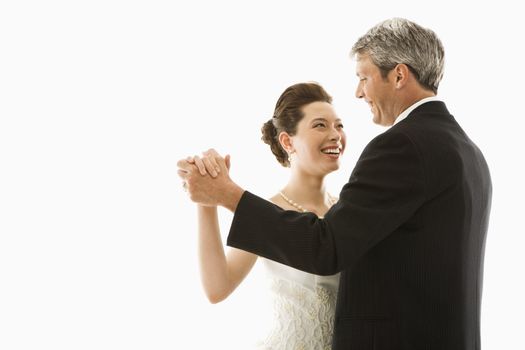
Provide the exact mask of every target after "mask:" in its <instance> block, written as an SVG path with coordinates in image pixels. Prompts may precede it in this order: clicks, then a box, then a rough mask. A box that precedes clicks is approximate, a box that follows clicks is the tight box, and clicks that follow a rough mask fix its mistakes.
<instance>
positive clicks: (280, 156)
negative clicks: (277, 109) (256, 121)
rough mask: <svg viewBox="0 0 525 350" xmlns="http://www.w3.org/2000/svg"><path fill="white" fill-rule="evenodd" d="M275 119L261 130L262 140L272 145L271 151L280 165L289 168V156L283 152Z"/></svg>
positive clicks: (269, 121) (265, 124)
mask: <svg viewBox="0 0 525 350" xmlns="http://www.w3.org/2000/svg"><path fill="white" fill-rule="evenodd" d="M274 119H275V118H271V119H270V120H268V121H267V122H266V123H264V124H263V126H262V128H261V132H262V137H261V140H263V141H264V143H266V144H268V145H270V149H271V151H272V153H273V155H274V156H275V157H276V158H277V160H278V161H279V163H281V164H282V165H283V166H289V162H288V154H287V153H286V152H285V151H284V150H283V148H282V147H281V144H280V143H279V139H278V136H279V135H278V134H277V128H276V127H275V125H274V124H273V121H274Z"/></svg>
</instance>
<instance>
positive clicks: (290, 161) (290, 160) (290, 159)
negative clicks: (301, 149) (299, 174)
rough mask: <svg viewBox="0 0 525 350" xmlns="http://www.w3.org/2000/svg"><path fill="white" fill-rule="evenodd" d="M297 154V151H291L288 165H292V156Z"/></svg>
mask: <svg viewBox="0 0 525 350" xmlns="http://www.w3.org/2000/svg"><path fill="white" fill-rule="evenodd" d="M293 153H295V151H290V153H288V163H290V164H292V154H293Z"/></svg>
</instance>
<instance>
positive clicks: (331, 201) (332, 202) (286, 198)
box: [279, 191, 336, 213]
mask: <svg viewBox="0 0 525 350" xmlns="http://www.w3.org/2000/svg"><path fill="white" fill-rule="evenodd" d="M279 194H280V195H281V197H283V199H284V200H285V201H287V202H288V203H289V204H290V205H291V206H293V207H295V208H297V209H299V211H300V212H302V213H307V212H308V210H306V209H304V207H303V206H302V205H300V204H299V203H296V202H294V201H293V200H291V199H290V198H288V197H286V195H285V194H284V193H283V192H282V191H281V192H279ZM328 202H329V203H330V206H332V205H334V204H335V202H336V200H335V198H334V197H332V196H331V195H330V194H328Z"/></svg>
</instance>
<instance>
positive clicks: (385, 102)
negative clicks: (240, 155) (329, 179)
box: [178, 18, 491, 350]
mask: <svg viewBox="0 0 525 350" xmlns="http://www.w3.org/2000/svg"><path fill="white" fill-rule="evenodd" d="M352 55H353V56H354V57H355V58H356V70H357V76H358V78H359V83H358V86H357V90H356V96H357V97H358V98H362V99H364V101H366V102H367V103H368V104H369V106H370V109H371V111H372V114H373V120H374V122H375V123H377V124H380V125H384V126H391V127H390V128H389V129H388V130H387V131H386V132H384V133H383V134H381V135H379V136H377V137H376V138H375V139H373V140H372V141H371V142H370V143H369V144H368V145H367V147H366V148H365V149H364V151H363V153H362V155H361V156H360V158H359V161H358V162H357V164H356V167H355V169H354V171H353V172H352V174H351V176H350V179H349V181H348V183H347V184H346V185H345V186H344V187H343V189H342V190H341V193H340V198H339V201H338V202H337V203H336V204H335V205H334V206H333V207H332V209H330V211H328V212H327V213H326V215H325V217H324V219H318V218H317V217H316V216H315V215H314V214H311V213H306V214H305V213H298V212H292V211H284V210H282V209H280V208H278V207H277V206H275V205H273V204H271V203H269V202H267V201H265V200H263V199H261V198H259V197H257V196H255V195H253V194H251V193H249V192H248V191H244V190H243V189H241V188H240V187H239V186H238V185H236V184H235V183H234V182H233V181H232V180H231V179H230V178H229V175H228V171H227V168H226V166H225V163H224V160H223V159H222V158H221V157H217V159H216V161H217V162H218V164H219V165H220V169H221V171H220V173H219V174H218V175H217V174H214V175H216V176H215V178H212V177H211V176H209V175H205V176H202V175H201V174H199V171H198V169H197V167H196V166H195V165H194V164H190V163H188V162H186V161H185V160H181V161H179V163H178V166H179V168H180V170H179V175H180V176H181V177H182V178H183V179H184V184H185V187H186V188H187V190H188V192H189V194H190V197H191V199H192V200H194V201H195V202H199V203H202V204H205V205H222V206H224V207H226V208H229V209H230V210H232V211H234V213H235V215H234V219H233V223H232V227H231V231H230V233H229V236H228V245H230V246H232V247H236V248H240V249H244V250H247V251H250V252H252V253H255V254H258V255H260V256H264V257H267V258H269V259H272V260H275V261H278V262H281V263H284V264H286V265H289V266H292V267H295V268H298V269H301V270H304V271H307V272H311V273H315V274H320V275H324V274H326V275H328V274H334V273H337V272H341V280H340V288H339V294H338V301H337V310H336V315H335V328H334V335H333V349H358V350H363V349H376V350H380V349H414V350H421V349H447V350H452V349H480V305H481V291H482V281H483V257H484V247H485V236H486V232H487V226H488V221H489V212H490V202H491V180H490V175H489V169H488V167H487V163H486V162H485V159H484V157H483V155H482V153H481V151H480V150H479V149H478V148H477V147H476V145H475V144H474V143H473V142H472V141H471V140H470V139H469V137H468V136H467V135H466V134H465V132H464V131H463V130H462V129H461V127H460V126H459V125H458V123H457V122H456V120H455V119H454V117H453V116H452V115H451V114H450V113H449V111H448V110H447V108H446V106H445V104H444V103H443V102H441V101H439V100H438V99H437V98H436V94H437V90H438V85H439V82H440V80H441V77H442V75H443V56H444V51H443V47H442V44H441V42H440V40H439V39H438V38H437V36H436V35H435V33H434V32H432V31H431V30H428V29H425V28H422V27H421V26H419V25H417V24H415V23H413V22H410V21H407V20H404V19H398V18H397V19H392V20H387V21H385V22H383V23H380V24H378V25H377V26H375V27H374V28H372V29H370V30H369V31H368V32H367V33H366V34H365V35H364V36H363V37H361V38H360V39H359V40H358V41H357V42H356V43H355V44H354V46H353V48H352ZM199 165H202V164H199ZM206 165H208V166H209V165H210V162H209V160H207V163H206ZM212 172H213V171H212Z"/></svg>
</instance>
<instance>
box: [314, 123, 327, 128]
mask: <svg viewBox="0 0 525 350" xmlns="http://www.w3.org/2000/svg"><path fill="white" fill-rule="evenodd" d="M324 126H325V125H324V124H323V123H317V124H314V128H320V127H321V128H324Z"/></svg>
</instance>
